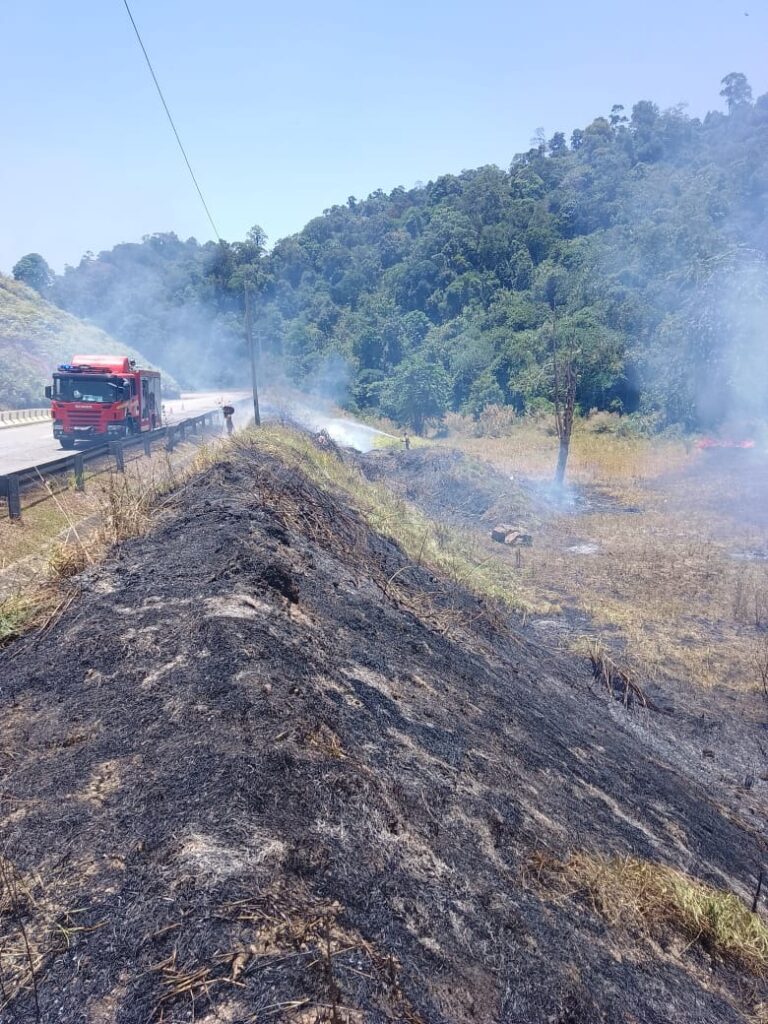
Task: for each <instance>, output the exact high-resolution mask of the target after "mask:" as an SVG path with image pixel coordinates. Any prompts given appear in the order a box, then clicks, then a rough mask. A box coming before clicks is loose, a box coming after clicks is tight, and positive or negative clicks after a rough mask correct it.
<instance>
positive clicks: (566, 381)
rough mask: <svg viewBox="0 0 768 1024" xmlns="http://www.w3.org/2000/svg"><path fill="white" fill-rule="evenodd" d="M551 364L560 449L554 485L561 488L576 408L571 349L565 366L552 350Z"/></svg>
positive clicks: (574, 371)
mask: <svg viewBox="0 0 768 1024" xmlns="http://www.w3.org/2000/svg"><path fill="white" fill-rule="evenodd" d="M552 362H553V367H554V373H555V427H556V428H557V437H558V440H559V441H560V448H559V450H558V453H557V469H556V470H555V484H556V485H557V486H558V487H562V486H563V483H564V482H565V468H566V466H567V464H568V454H569V452H570V450H571V434H572V432H573V413H574V409H575V407H576V367H575V365H574V353H573V349H571V350H570V351H569V352H568V355H567V357H566V360H565V366H561V365H560V362H559V360H558V352H557V348H555V349H554V350H553V353H552Z"/></svg>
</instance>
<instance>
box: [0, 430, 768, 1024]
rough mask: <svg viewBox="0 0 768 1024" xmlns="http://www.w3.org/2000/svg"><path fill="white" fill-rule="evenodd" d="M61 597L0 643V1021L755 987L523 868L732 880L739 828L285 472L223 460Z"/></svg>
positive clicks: (594, 706)
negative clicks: (655, 870)
mask: <svg viewBox="0 0 768 1024" xmlns="http://www.w3.org/2000/svg"><path fill="white" fill-rule="evenodd" d="M323 458H329V459H332V458H334V455H333V454H332V453H331V454H329V455H327V456H323ZM80 586H81V590H82V593H80V595H79V596H78V597H77V599H76V600H75V601H74V602H73V603H72V604H71V606H70V607H68V608H67V609H66V610H65V611H64V612H63V614H62V615H61V616H60V618H59V620H58V621H57V622H55V623H54V624H52V625H51V626H50V627H49V628H48V629H47V630H46V632H45V633H44V634H43V635H37V636H33V637H30V638H28V639H27V640H24V641H21V642H18V643H16V644H15V645H14V646H12V647H11V648H9V649H8V650H7V651H6V652H4V654H3V655H2V656H0V659H1V660H0V676H1V677H2V679H3V693H2V696H3V707H2V711H1V712H0V728H1V729H2V750H1V751H0V757H1V758H2V761H1V762H0V764H2V772H3V778H2V791H1V797H0V798H1V800H2V814H3V834H4V845H3V861H2V880H3V891H4V894H5V895H4V899H5V902H4V905H3V908H2V909H3V919H2V928H3V947H4V950H5V953H6V955H5V958H4V960H3V963H4V977H3V985H4V991H5V996H4V998H5V999H6V1000H7V1001H8V1005H7V1006H6V1009H5V1010H4V1014H5V1019H8V1020H9V1021H26V1020H34V1019H35V1018H36V1017H37V1018H38V1019H40V1020H44V1021H65V1022H70V1021H71V1022H81V1021H82V1022H85V1021H88V1022H102V1021H103V1022H107V1021H110V1022H111V1021H115V1022H118V1024H134V1022H135V1024H138V1022H142V1024H145V1022H147V1021H154V1022H159V1021H165V1022H166V1024H167V1022H171V1021H178V1022H182V1021H191V1020H193V1019H194V1020H198V1021H229V1022H235V1021H241V1022H245V1021H262V1020H264V1021H266V1020H283V1021H293V1022H305V1024H309V1022H312V1021H319V1020H330V1021H371V1022H377V1021H386V1020H404V1021H411V1022H417V1021H421V1022H425V1024H426V1022H430V1024H431V1022H469V1021H481V1022H485V1021H508V1022H526V1024H544V1022H547V1024H554V1022H557V1024H566V1022H593V1021H606V1022H607V1021H610V1022H626V1024H630V1022H638V1021H642V1022H659V1024H661V1022H668V1021H676V1022H691V1024H694V1022H696V1024H707V1022H711V1024H715V1022H717V1024H723V1022H736V1021H744V1020H747V1019H749V1018H748V1014H749V1013H750V1012H751V1011H752V1010H754V1007H755V1006H756V1005H757V1004H759V1003H760V1001H761V1000H762V999H764V998H765V979H764V978H761V977H760V976H759V974H758V975H754V974H750V973H749V972H744V971H743V970H741V969H740V968H739V967H738V966H737V965H734V964H733V963H732V962H729V961H721V959H720V958H719V957H718V956H717V955H716V953H714V951H711V950H710V951H707V950H706V949H705V948H704V947H703V946H702V944H701V943H700V942H696V941H693V942H689V941H687V939H686V941H685V943H683V944H682V946H685V950H684V951H683V949H682V946H681V945H680V944H678V943H677V941H676V938H675V936H674V935H672V934H670V935H658V934H657V935H654V937H653V939H651V938H649V937H648V936H646V935H645V934H644V933H641V932H639V931H633V930H632V929H631V928H618V929H609V928H607V927H606V924H605V921H604V918H603V916H602V915H601V914H600V913H599V912H598V909H597V908H596V907H595V905H594V903H593V902H591V901H590V900H589V899H588V898H586V896H585V894H583V893H580V892H579V891H577V890H574V891H572V892H570V893H565V894H564V893H563V892H562V890H559V889H553V888H551V887H548V886H547V884H546V882H545V879H546V875H545V874H543V873H542V871H541V864H542V863H543V862H544V859H546V860H549V859H551V858H554V859H555V860H557V859H566V858H567V857H568V856H569V854H570V853H571V852H572V851H574V850H579V851H590V852H594V853H602V854H618V855H622V854H627V855H630V854H631V855H633V856H635V857H638V858H643V859H647V860H648V861H651V862H661V863H666V864H671V865H677V866H680V867H683V868H685V869H686V870H687V871H688V872H690V873H691V875H693V876H695V877H696V878H698V879H701V880H703V881H705V882H709V883H711V884H713V885H714V886H716V887H718V888H721V889H731V890H733V891H735V892H736V893H738V894H739V895H740V896H741V897H743V898H745V899H746V898H748V895H749V893H750V890H751V887H752V885H753V883H754V874H755V867H756V864H757V863H758V862H759V860H760V857H761V855H762V854H761V842H760V839H759V837H758V836H757V835H756V834H755V833H754V832H753V831H751V830H749V829H748V828H746V827H744V826H742V825H741V824H740V823H739V821H738V820H737V819H736V818H735V816H734V815H733V814H732V813H731V812H730V811H729V810H728V809H727V808H725V807H724V806H723V805H722V803H721V801H720V799H719V795H718V794H717V793H713V792H712V791H711V790H707V789H705V787H704V786H701V785H699V784H698V783H697V781H696V780H695V778H692V777H691V776H690V775H686V774H684V773H683V771H682V770H681V769H680V768H679V767H675V766H674V765H673V764H672V759H671V758H669V759H668V758H666V757H665V756H664V755H663V754H660V753H659V750H658V749H656V748H655V746H654V745H653V744H649V743H648V742H646V739H645V738H644V736H643V735H641V732H640V731H639V730H638V729H637V727H636V725H635V724H633V723H632V722H631V720H630V719H629V718H626V717H625V718H622V717H621V716H617V715H615V714H613V710H612V709H611V710H610V711H609V710H608V703H607V702H606V701H605V700H602V699H599V698H596V696H595V693H594V691H593V690H592V689H590V687H589V685H588V682H587V681H586V680H585V679H584V678H583V676H581V675H580V673H579V672H577V671H575V669H574V667H573V665H572V664H571V663H569V662H568V661H566V660H564V659H563V658H562V657H559V656H555V655H551V654H548V653H547V652H546V651H544V650H542V647H541V645H540V644H533V643H531V642H530V641H529V640H527V639H526V638H525V637H524V636H523V635H521V634H520V633H519V632H518V631H517V630H516V629H515V628H513V627H514V624H513V622H512V621H511V618H510V617H509V616H508V615H507V614H505V613H504V612H503V611H502V610H501V609H498V608H494V607H491V606H490V605H489V604H487V603H486V602H483V600H482V599H481V598H478V597H477V596H476V595H473V594H472V593H470V592H469V591H467V590H464V589H462V588H461V587H459V586H457V585H456V584H455V583H454V582H451V581H450V580H448V579H446V578H443V577H442V576H441V575H440V574H438V573H436V572H434V571H432V570H431V569H430V568H429V567H428V566H426V565H423V564H420V563H419V562H418V561H414V559H412V558H409V557H408V556H407V555H406V553H405V552H404V551H403V549H402V548H400V547H399V546H398V545H397V544H396V543H394V542H393V541H392V540H391V539H388V538H386V537H384V536H383V535H381V534H379V533H376V532H375V531H373V530H372V529H371V528H370V527H369V525H368V524H367V523H366V521H365V520H364V518H363V517H362V516H361V515H360V514H359V513H358V512H357V511H356V510H355V508H353V507H352V506H351V505H350V504H349V503H348V502H347V501H346V499H345V498H344V497H343V496H342V495H340V494H337V493H333V492H332V491H331V490H328V489H324V488H321V487H319V486H318V485H317V484H316V483H313V482H312V480H311V479H310V477H309V476H308V475H307V474H305V473H304V472H303V471H302V469H301V468H300V467H297V466H296V465H293V464H288V463H286V462H284V461H283V460H281V459H280V458H279V457H278V456H277V455H275V454H274V453H273V452H270V451H265V450H261V449H260V448H259V447H258V446H257V445H255V444H249V443H246V444H242V445H240V450H239V451H237V452H233V453H232V454H231V455H230V456H229V457H228V458H227V459H225V460H224V461H222V462H221V463H219V464H218V465H216V466H214V467H213V468H211V469H209V470H207V471H205V472H204V473H203V474H202V475H201V476H200V477H198V478H197V479H196V480H194V481H193V483H192V484H190V485H187V486H186V487H185V489H184V490H183V492H181V493H179V494H178V495H176V496H175V497H174V499H173V500H172V501H171V502H170V504H169V505H168V507H167V508H166V509H165V511H164V512H163V513H162V515H161V516H159V518H158V521H157V524H156V526H155V528H154V530H153V531H152V533H151V534H150V535H148V536H146V537H145V538H143V539H139V540H136V541H133V542H130V543H127V544H125V545H123V546H122V547H121V548H119V549H118V550H117V551H116V552H115V553H114V556H113V557H112V558H111V560H110V561H109V562H108V563H106V564H105V565H104V566H102V567H101V568H98V569H96V570H92V571H90V572H89V573H88V574H87V575H86V576H84V577H83V578H82V579H81V583H80ZM8 951H11V952H12V953H14V951H15V954H14V955H15V957H16V958H15V959H14V956H10V957H9V954H8Z"/></svg>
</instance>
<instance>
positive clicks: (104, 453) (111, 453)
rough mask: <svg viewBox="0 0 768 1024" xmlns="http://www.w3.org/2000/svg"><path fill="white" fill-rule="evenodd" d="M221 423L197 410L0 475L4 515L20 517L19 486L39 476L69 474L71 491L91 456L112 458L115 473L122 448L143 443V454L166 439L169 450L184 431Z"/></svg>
mask: <svg viewBox="0 0 768 1024" xmlns="http://www.w3.org/2000/svg"><path fill="white" fill-rule="evenodd" d="M217 422H221V412H220V410H218V409H217V410H213V411H211V412H204V413H201V415H200V416H191V417H190V418H189V419H186V420H182V421H181V422H180V423H174V424H173V425H172V426H167V427H160V428H158V429H157V430H147V431H145V432H144V433H142V434H136V435H134V436H133V437H124V438H119V439H118V440H115V441H108V442H106V443H104V444H95V445H92V446H91V447H89V448H85V449H84V450H83V451H79V452H74V453H73V454H72V455H65V456H63V457H62V458H60V459H53V460H52V461H51V462H45V463H42V464H41V465H40V466H30V467H29V468H28V469H23V470H20V471H19V472H18V473H8V474H6V475H5V476H0V498H5V500H6V502H7V503H8V516H9V518H11V519H15V520H19V519H21V493H22V490H23V488H24V487H25V486H26V485H28V484H31V483H39V482H40V479H41V477H44V476H45V477H47V476H56V475H59V474H62V473H73V474H74V478H75V490H78V491H84V490H85V465H86V463H88V462H93V461H94V460H95V459H103V458H105V457H111V458H112V459H113V460H114V468H115V469H116V470H117V471H118V472H119V473H123V472H125V449H126V448H135V447H138V446H139V445H141V446H143V448H144V454H145V455H151V454H152V443H153V442H154V441H157V440H158V439H159V438H163V437H164V438H165V439H166V445H165V447H166V450H167V451H173V449H174V448H175V447H176V445H177V444H178V443H179V442H180V441H184V440H186V437H187V434H188V433H191V434H196V433H197V432H198V430H201V431H202V430H204V429H205V427H206V426H211V427H213V426H214V425H215V424H216V423H217Z"/></svg>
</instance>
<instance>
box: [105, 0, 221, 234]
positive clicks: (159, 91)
mask: <svg viewBox="0 0 768 1024" xmlns="http://www.w3.org/2000/svg"><path fill="white" fill-rule="evenodd" d="M123 3H124V5H125V9H126V11H127V12H128V17H129V18H130V19H131V25H133V31H134V32H135V33H136V38H137V39H138V41H139V46H140V47H141V52H142V53H143V54H144V60H145V61H146V62H147V67H148V68H149V73H150V75H152V81H153V82H154V83H155V88H156V89H157V95H158V96H159V97H160V102H161V103H162V104H163V109H164V110H165V113H166V115H167V117H168V122H169V124H170V126H171V128H172V130H173V134H174V135H175V137H176V142H177V143H178V144H179V149H180V150H181V155H182V156H183V157H184V163H185V164H186V165H187V170H188V171H189V174H190V177H191V178H192V181H193V182H194V184H195V188H196V189H197V194H198V195H199V196H200V202H201V203H202V204H203V209H204V210H205V214H206V216H207V218H208V220H209V221H210V222H211V227H212V228H213V233H214V235H216V239H217V241H219V242H220V241H221V235H220V234H219V231H218V228H217V227H216V223H215V221H214V219H213V217H212V216H211V211H210V210H209V209H208V203H206V201H205V196H204V195H203V190H202V189H201V188H200V185H199V184H198V182H197V178H196V177H195V172H194V171H193V170H192V164H191V163H190V162H189V157H188V156H187V151H186V150H185V149H184V145H183V143H182V141H181V137H180V135H179V133H178V131H177V129H176V125H175V124H174V121H173V117H172V116H171V112H170V110H169V109H168V104H167V103H166V102H165V96H163V90H162V89H161V88H160V83H159V82H158V80H157V75H156V74H155V69H154V68H153V67H152V61H151V60H150V59H149V54H148V53H147V48H146V46H145V45H144V40H143V39H142V38H141V33H140V32H139V28H138V25H137V24H136V21H135V19H134V17H133V13H132V11H131V8H130V7H129V5H128V0H123Z"/></svg>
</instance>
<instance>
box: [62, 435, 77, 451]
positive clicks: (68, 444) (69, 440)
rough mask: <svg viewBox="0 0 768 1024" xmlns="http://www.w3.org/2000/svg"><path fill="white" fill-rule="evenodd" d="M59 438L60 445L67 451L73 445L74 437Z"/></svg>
mask: <svg viewBox="0 0 768 1024" xmlns="http://www.w3.org/2000/svg"><path fill="white" fill-rule="evenodd" d="M59 440H60V441H61V447H62V448H66V449H67V451H69V450H70V449H71V448H74V447H75V439H74V437H61V438H59Z"/></svg>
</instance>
